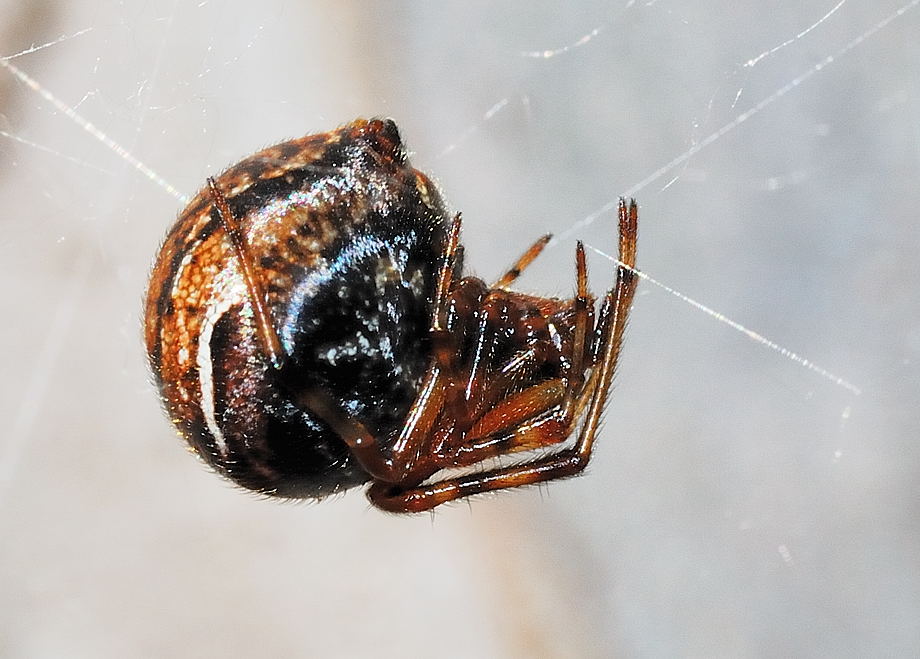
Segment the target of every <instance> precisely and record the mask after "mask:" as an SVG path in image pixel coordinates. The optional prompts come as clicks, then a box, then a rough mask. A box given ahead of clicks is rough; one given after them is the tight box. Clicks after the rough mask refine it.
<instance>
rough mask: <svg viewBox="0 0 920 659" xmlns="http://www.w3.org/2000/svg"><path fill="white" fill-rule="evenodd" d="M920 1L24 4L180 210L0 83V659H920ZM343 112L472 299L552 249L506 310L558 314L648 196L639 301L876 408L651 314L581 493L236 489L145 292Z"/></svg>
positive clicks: (49, 70) (628, 351)
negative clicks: (382, 144)
mask: <svg viewBox="0 0 920 659" xmlns="http://www.w3.org/2000/svg"><path fill="white" fill-rule="evenodd" d="M918 2H920V0H912V1H908V0H879V1H874V2H865V1H859V0H850V1H849V2H847V1H846V0H806V1H805V2H771V1H766V2H764V1H761V2H750V1H746V2H715V3H714V2H703V1H701V0H694V1H688V2H673V1H667V0H660V1H657V2H656V1H653V0H651V1H648V2H635V1H634V0H629V1H626V0H620V1H619V2H577V3H566V6H565V7H564V8H560V4H559V3H551V2H531V3H486V2H473V3H470V2H444V3H424V2H404V3H399V5H398V6H394V7H390V6H389V5H387V6H386V7H385V6H384V5H379V6H377V5H374V6H371V5H364V6H359V5H358V4H357V3H354V4H351V3H339V2H294V1H287V2H273V3H251V2H248V3H247V2H230V3H211V2H181V1H177V2H173V3H165V4H161V3H147V2H122V1H119V2H114V1H108V0H104V1H102V2H85V1H83V2H68V3H63V2H54V1H51V0H43V1H42V0H39V1H38V2H31V3H19V2H10V1H9V0H2V1H0V12H2V15H3V17H4V19H3V21H2V22H0V56H2V57H11V56H15V57H13V58H12V59H9V60H7V61H8V62H9V64H12V65H14V66H16V67H18V68H19V69H21V70H22V71H24V72H25V73H27V74H28V75H29V76H31V77H32V78H34V79H35V80H37V81H38V83H40V85H41V86H42V88H43V89H45V90H47V91H50V93H51V94H53V95H54V97H56V98H58V99H60V100H61V101H63V102H64V103H66V104H67V105H68V106H70V107H71V108H73V109H74V110H75V111H76V113H78V114H79V116H80V117H83V118H85V119H86V120H87V121H89V122H91V123H92V124H93V125H94V126H95V127H96V128H97V129H98V130H101V131H103V132H104V133H105V135H107V136H108V137H109V138H110V139H111V140H113V141H114V142H116V143H117V144H118V145H119V149H123V150H124V151H125V152H127V153H129V154H130V156H131V157H133V158H136V159H138V160H139V161H141V162H143V163H144V164H145V165H146V166H148V167H149V168H150V169H151V170H152V171H154V172H156V174H157V175H159V176H160V177H162V179H163V181H165V182H168V184H169V185H171V186H174V188H175V192H171V190H170V188H168V187H167V186H166V184H164V183H158V182H157V181H156V180H154V179H152V178H151V177H150V176H147V175H145V174H143V173H141V172H139V171H138V170H137V169H136V168H134V167H133V166H132V165H131V164H129V162H127V161H126V160H125V159H123V158H121V157H119V155H118V154H117V153H116V152H115V150H113V149H111V148H107V147H106V146H105V145H104V144H102V143H101V142H100V140H98V139H96V138H95V137H93V135H91V134H90V133H89V132H87V131H86V130H84V129H83V128H82V127H81V126H80V122H79V120H78V119H76V118H74V116H73V115H70V114H69V113H67V112H63V111H61V109H60V108H57V107H55V105H54V104H53V102H51V101H50V100H49V98H48V97H47V95H45V96H43V95H42V94H41V93H39V92H37V91H36V90H35V89H33V88H30V87H29V86H27V85H26V84H24V83H23V82H22V81H21V80H19V79H17V78H16V77H15V76H14V75H13V74H12V72H11V71H10V70H9V69H8V68H0V131H2V132H0V208H2V209H3V212H2V218H0V222H2V232H0V305H2V309H3V311H2V319H3V320H2V322H0V345H2V346H3V347H2V355H3V358H2V362H0V364H2V365H0V369H2V379H0V417H2V418H3V419H4V423H3V430H2V432H0V538H2V539H0V655H2V656H3V657H63V656H66V657H124V656H150V657H157V656H160V657H162V656H170V657H192V656H194V657H218V656H292V657H295V656H303V657H313V656H343V657H370V656H375V657H404V656H435V657H534V656H541V657H612V656H642V657H656V656H662V657H670V656H701V657H703V656H705V657H708V656H734V657H758V656H781V655H783V656H866V655H876V656H879V655H887V656H894V655H909V654H916V653H917V652H918V651H920V571H918V565H920V497H918V494H917V493H918V490H920V469H918V467H920V464H918V456H920V449H918V440H920V411H918V405H917V401H918V394H920V363H918V358H920V304H918V298H917V293H916V289H917V285H918V281H920V265H918V264H920V260H918V258H917V253H918V248H920V222H918V210H917V209H918V208H920V185H918V183H920V122H918V117H920V38H918V36H920V8H918V7H917V4H918ZM62 37H63V38H62ZM43 44H51V45H48V46H47V47H43V48H37V49H35V50H34V51H33V52H26V51H31V50H32V49H33V47H35V46H41V45H43ZM20 53H21V54H20ZM17 54H19V55H18V56H16V55H17ZM358 116H391V117H393V118H395V119H396V120H397V121H398V123H399V125H400V127H401V130H402V134H403V137H404V139H405V141H406V142H407V144H408V145H409V147H410V149H412V151H413V156H412V158H413V162H414V163H415V165H416V166H417V167H419V168H420V169H422V170H424V171H426V172H429V173H430V174H431V175H432V176H433V177H434V178H435V179H436V180H437V181H438V182H439V183H440V185H441V186H442V188H443V191H444V194H445V196H446V198H447V199H448V200H449V202H450V204H451V205H452V207H453V208H455V209H456V210H462V211H463V213H464V221H465V224H464V230H465V233H464V242H465V244H466V247H467V256H468V262H469V264H470V265H471V267H472V269H473V270H474V271H475V272H476V273H478V274H480V275H482V276H483V277H485V278H486V279H492V278H494V277H495V276H496V275H497V274H499V273H500V272H501V271H502V270H503V268H505V267H506V266H508V265H509V264H510V263H511V262H512V260H513V259H514V258H515V257H516V256H517V255H518V254H519V253H520V251H521V250H522V249H523V248H524V247H525V246H527V245H529V244H530V242H531V241H532V240H533V239H534V238H535V237H536V236H538V235H540V234H541V233H544V232H547V231H551V232H554V233H556V235H557V236H558V237H560V240H559V241H558V243H557V244H555V245H554V246H553V247H552V248H551V249H549V250H547V251H546V252H545V254H544V255H543V256H542V257H541V258H540V261H539V262H538V263H537V264H536V265H535V266H533V267H532V268H531V269H530V271H528V273H527V274H526V276H525V277H524V278H523V279H522V280H521V281H520V284H519V285H520V288H522V289H524V290H527V291H532V292H539V293H545V294H553V295H564V296H568V295H570V294H571V292H572V289H573V285H574V272H573V254H574V242H575V240H576V239H577V238H581V239H583V240H585V241H586V242H587V243H589V244H590V245H592V246H594V247H596V248H598V249H601V250H605V251H608V252H612V251H613V250H614V249H615V218H614V213H613V212H611V209H612V208H613V203H614V202H615V199H616V197H617V195H619V194H622V193H628V194H632V195H634V196H636V197H637V199H638V200H639V202H640V205H641V211H640V243H639V263H640V267H641V268H642V269H643V270H644V271H645V272H647V273H648V274H649V275H651V276H653V277H655V278H657V279H658V280H660V281H662V282H664V283H666V284H667V285H669V286H672V287H674V288H676V289H678V290H680V291H681V292H683V293H684V294H686V295H688V296H690V297H692V298H694V299H696V300H699V301H700V302H703V303H705V304H707V305H709V306H711V307H714V308H715V309H717V310H718V311H719V312H721V313H724V314H726V315H727V316H729V317H731V318H733V319H734V320H736V321H738V322H740V323H743V324H744V325H745V326H747V327H750V328H751V329H753V330H755V331H757V332H759V333H761V334H763V335H764V336H766V337H769V338H770V339H771V340H773V341H775V342H776V343H778V344H780V345H781V346H783V347H785V348H787V349H788V350H791V351H794V352H796V353H798V354H800V355H802V356H803V357H805V358H807V359H809V360H813V361H814V362H815V363H817V364H819V365H821V366H822V367H823V368H825V369H827V370H829V371H831V372H833V373H834V374H835V375H837V376H839V377H843V378H845V379H846V380H847V381H849V382H851V383H853V384H854V385H855V386H856V387H858V388H859V390H860V393H859V394H858V395H857V394H856V393H854V392H853V391H852V390H850V389H848V388H846V387H845V386H841V385H840V384H837V383H835V382H833V381H832V380H830V379H828V378H825V377H822V376H821V375H819V374H817V373H816V372H814V371H811V370H808V369H806V368H803V367H802V366H800V365H798V364H796V363H794V362H793V361H791V360H789V359H787V358H785V357H783V356H782V355H781V354H779V353H778V352H777V351H775V350H770V349H768V348H767V347H765V346H763V345H761V344H759V343H756V342H754V341H752V340H750V339H749V338H747V337H746V336H745V335H743V334H741V333H739V332H736V331H734V330H733V329H731V328H730V327H728V326H726V325H725V324H723V323H719V322H717V321H716V320H715V319H713V318H712V317H710V316H708V315H706V314H704V313H701V312H700V311H699V310H697V309H695V308H693V307H692V306H690V305H688V304H686V303H684V302H682V301H680V300H679V299H677V298H676V297H674V296H672V295H669V294H668V293H666V292H664V291H663V290H661V289H659V288H656V287H655V286H653V285H651V284H650V283H648V282H644V283H642V284H641V285H640V293H639V295H638V297H637V299H636V303H635V307H634V310H633V316H632V324H631V326H630V331H629V335H628V338H627V343H626V348H625V352H624V354H623V358H622V361H621V365H620V369H619V373H618V378H617V383H616V390H615V393H614V395H613V398H612V402H611V404H610V406H609V410H608V414H607V418H606V425H605V428H604V430H603V433H602V435H601V436H600V438H599V441H598V443H597V447H596V453H595V460H594V461H593V463H592V465H591V467H590V469H589V471H588V473H587V474H586V475H585V476H584V477H583V478H579V479H575V480H571V481H567V482H557V483H552V484H550V485H548V486H545V487H541V488H532V489H529V490H522V491H516V492H505V493H501V494H498V495H493V496H487V497H481V498H478V499H474V500H472V501H470V502H469V503H465V502H462V503H459V504H454V505H451V506H447V507H443V508H441V509H438V510H437V511H436V512H435V514H433V515H421V516H417V517H405V518H403V517H393V516H387V515H384V514H381V513H379V512H377V511H375V510H373V509H371V508H370V507H369V505H368V504H367V502H366V500H365V499H364V497H363V496H362V493H361V492H360V491H359V490H355V491H352V492H350V493H348V494H347V495H345V496H343V497H340V498H338V499H337V500H331V501H324V502H322V503H320V504H303V505H281V504H278V503H275V502H271V501H263V500H259V499H257V498H254V497H252V496H249V495H247V494H245V493H243V492H241V491H238V490H235V489H234V488H232V487H231V486H229V485H228V484H226V483H224V482H222V481H221V480H219V479H218V478H217V477H215V476H213V475H211V474H209V473H208V472H207V471H206V469H205V468H204V467H202V466H201V465H200V464H199V463H198V462H197V461H196V460H194V459H193V458H192V457H190V456H189V455H187V454H186V452H185V450H184V449H183V445H182V443H181V442H180V440H179V439H178V438H177V437H176V435H175V433H174V431H173V429H172V427H171V426H170V425H169V424H168V422H167V420H166V418H165V416H164V414H163V413H162V412H161V410H160V407H159V404H158V402H157V398H156V393H155V391H154V389H153V387H152V386H151V385H150V383H149V379H150V378H149V375H148V372H147V369H146V364H145V361H144V353H143V347H142V341H141V300H142V296H143V292H144V289H145V285H146V278H147V273H148V269H149V266H150V264H151V261H152V259H153V257H154V255H155V253H156V250H157V247H158V245H159V241H160V240H161V238H162V237H163V236H164V234H165V232H166V230H167V229H168V227H169V226H170V225H171V223H172V222H173V220H174V218H175V216H176V214H177V213H178V212H179V210H180V209H181V208H182V206H183V203H182V202H181V201H180V197H181V195H191V194H193V193H194V192H195V191H196V190H197V189H198V188H199V187H200V186H201V185H202V184H203V182H204V180H205V178H206V177H207V176H208V175H212V174H215V173H217V172H219V171H220V170H221V169H223V168H224V167H225V166H227V165H229V164H231V163H233V162H235V161H237V160H239V159H240V158H241V157H243V156H245V155H247V154H249V153H252V152H254V151H256V150H258V149H260V148H261V147H264V146H266V145H269V144H272V143H275V142H278V141H281V140H284V139H287V138H291V137H296V136H300V135H303V134H307V133H313V132H322V131H326V130H329V129H331V128H334V127H335V126H337V125H339V124H341V123H343V122H346V121H349V120H351V119H353V118H355V117H358ZM590 267H591V281H592V286H593V288H594V290H595V291H601V290H603V289H604V288H605V287H607V286H608V285H609V284H610V282H611V281H612V266H611V264H610V263H609V262H607V261H605V260H604V259H603V258H602V257H600V256H598V255H597V254H595V253H593V252H592V253H590Z"/></svg>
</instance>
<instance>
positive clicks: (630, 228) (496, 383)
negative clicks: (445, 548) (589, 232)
mask: <svg viewBox="0 0 920 659" xmlns="http://www.w3.org/2000/svg"><path fill="white" fill-rule="evenodd" d="M636 226H637V208H636V203H635V201H631V202H630V203H629V204H627V203H626V202H625V200H621V201H620V204H619V259H620V261H621V262H622V263H623V264H625V266H624V265H618V266H617V268H616V282H615V285H614V286H613V288H612V289H611V290H610V291H608V293H607V294H606V295H605V296H604V298H603V301H602V303H601V306H600V310H599V312H596V310H595V299H594V297H593V296H592V295H591V294H590V293H589V292H588V274H587V266H586V263H585V250H584V247H583V245H582V244H581V242H579V243H577V245H576V249H575V281H576V293H575V296H574V297H573V298H571V299H567V300H561V299H554V298H542V297H536V296H532V295H525V294H523V293H519V292H516V291H513V290H511V288H510V286H511V284H512V283H513V282H514V281H515V280H516V279H517V278H518V276H519V275H520V274H521V272H522V271H523V270H524V269H525V268H526V267H527V266H528V265H530V263H531V262H532V261H533V260H534V259H535V258H536V257H537V256H538V255H539V253H540V252H541V250H542V249H543V248H544V247H545V245H546V244H547V242H548V241H549V239H550V237H549V236H548V235H547V236H543V237H542V238H540V239H539V240H537V241H536V242H535V243H534V244H533V245H532V246H531V247H530V248H529V249H528V250H527V251H526V252H524V254H523V255H522V256H521V257H520V258H519V259H518V260H517V262H515V264H514V265H513V266H512V267H511V268H510V269H509V270H508V271H507V272H506V273H505V274H504V275H502V276H501V277H500V278H499V279H498V280H497V281H496V282H495V283H494V284H492V285H491V286H489V285H487V284H486V283H485V282H484V281H483V280H481V279H479V278H476V277H473V276H469V275H464V273H463V247H462V245H461V244H460V229H461V220H460V215H459V214H458V215H456V216H455V217H454V218H453V219H452V220H451V218H450V215H449V214H448V212H447V211H446V209H445V205H444V202H443V201H442V199H441V196H440V194H439V192H438V190H437V187H436V186H435V185H434V184H433V183H432V181H431V180H430V179H429V178H428V177H427V176H426V175H425V174H423V173H421V172H419V171H417V170H415V169H413V168H412V167H411V165H410V164H409V161H408V157H407V155H406V150H405V148H404V147H403V144H402V141H401V138H400V135H399V131H398V129H397V127H396V124H395V123H394V122H393V121H392V120H388V119H387V120H381V119H374V120H363V119H359V120H356V121H354V122H352V123H350V124H347V125H344V126H342V127H340V128H338V129H336V130H333V131H331V132H328V133H323V134H319V135H311V136H307V137H303V138H301V139H296V140H292V141H289V142H284V143H281V144H278V145H276V146H273V147H270V148H268V149H265V150H264V151H261V152H259V153H256V154H255V155H253V156H250V157H248V158H246V159H244V160H243V161H241V162H239V163H238V164H236V165H234V166H232V167H230V168H229V169H228V170H227V171H225V172H224V173H222V174H221V175H220V176H218V177H217V178H213V179H208V184H207V186H206V187H205V188H204V189H203V190H201V191H200V192H199V193H198V194H197V196H196V197H195V198H194V199H193V200H192V201H191V202H190V204H189V205H188V207H187V208H185V210H183V211H182V213H181V214H180V215H179V217H178V219H177V221H176V223H175V225H174V226H173V227H172V230H171V231H170V232H169V234H168V235H167V237H166V240H165V242H164V244H163V245H162V247H161V250H160V253H159V257H158V258H157V260H156V263H155V265H154V268H153V272H152V275H151V278H150V284H149V289H148V293H147V299H146V311H145V339H146V345H147V354H148V358H149V361H150V364H151V367H152V370H153V373H154V376H155V379H156V381H157V384H158V386H159V389H160V392H161V396H162V399H163V402H164V405H165V407H166V410H167V412H168V414H169V416H170V418H171V419H172V421H173V423H174V424H175V425H176V427H177V428H178V430H179V433H180V434H181V435H182V436H183V437H184V438H185V440H186V441H187V442H188V444H189V445H190V447H191V448H192V449H193V450H194V452H195V453H197V455H198V456H199V457H200V458H202V459H203V460H204V461H205V462H206V463H208V464H209V465H211V466H212V467H213V468H214V469H215V470H216V471H217V472H219V473H221V474H223V475H224V476H226V477H228V478H229V479H231V480H232V481H233V482H235V483H236V484H238V485H241V486H243V487H244V488H247V489H250V490H255V491H256V492H259V493H261V494H263V495H268V496H275V497H285V498H295V499H304V498H316V499H318V498H322V497H325V496H327V495H330V494H333V493H337V492H341V491H344V490H346V489H348V488H351V487H354V486H358V485H362V484H369V487H368V488H367V492H366V493H367V496H368V498H369V499H370V501H371V503H372V504H373V505H374V506H377V507H378V508H381V509H383V510H386V511H391V512H419V511H424V510H429V509H431V508H434V507H435V506H438V505H440V504H442V503H445V502H448V501H452V500H455V499H459V498H461V497H467V496H469V495H473V494H477V493H480V492H487V491H491V490H500V489H505V488H512V487H517V486H521V485H529V484H534V483H540V482H543V481H548V480H552V479H557V478H564V477H567V476H572V475H575V474H577V473H579V472H581V471H582V470H583V469H584V468H585V466H586V465H587V464H588V461H589V460H590V458H591V450H592V447H593V444H594V439H595V436H596V434H597V429H598V424H599V422H600V419H601V415H602V413H603V410H604V406H605V403H606V401H607V397H608V394H609V391H610V387H611V383H612V380H613V376H614V370H615V367H616V364H617V358H618V356H619V353H620V347H621V345H622V342H623V334H624V329H625V327H626V320H627V314H628V312H629V308H630V305H631V302H632V299H633V295H634V293H635V289H636V284H637V282H638V279H637V277H636V275H635V272H634V271H633V270H632V268H633V267H634V265H635V256H636ZM579 421H581V425H580V427H579ZM576 431H577V436H576V439H575V441H574V444H573V445H571V446H568V447H563V448H554V449H553V450H551V451H544V452H542V453H540V452H537V453H536V454H531V456H530V457H525V458H523V460H524V461H523V462H519V463H517V464H510V465H509V464H502V461H501V460H499V461H493V460H491V459H492V458H501V457H505V456H509V455H512V454H515V453H517V452H523V451H533V450H534V449H541V448H546V447H556V446H558V445H561V444H563V442H565V440H566V439H567V438H568V437H570V436H571V435H573V434H575V433H576ZM534 455H535V457H534ZM505 462H506V463H507V461H505ZM493 464H495V466H486V465H493ZM453 468H461V469H460V475H443V474H442V473H441V472H443V471H444V470H452V469H453Z"/></svg>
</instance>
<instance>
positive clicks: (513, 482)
mask: <svg viewBox="0 0 920 659" xmlns="http://www.w3.org/2000/svg"><path fill="white" fill-rule="evenodd" d="M636 230H637V209H636V204H635V201H632V202H631V203H630V205H629V207H628V208H627V205H626V202H625V200H620V205H619V232H620V245H619V254H620V261H622V262H623V263H624V264H625V265H626V267H624V266H622V265H620V266H617V273H616V284H615V286H614V288H613V289H611V290H610V291H609V292H608V293H607V295H606V298H605V307H606V308H607V309H608V312H607V314H606V315H605V316H604V317H602V319H601V321H600V322H599V325H601V326H602V327H603V330H604V332H603V335H602V336H601V337H600V345H599V346H598V350H597V355H598V360H599V361H598V363H597V365H596V367H595V369H596V371H597V376H596V377H595V376H594V375H593V374H592V377H591V380H593V381H594V384H593V385H592V386H590V387H589V388H590V389H592V391H591V392H590V401H589V402H588V405H587V412H586V414H585V420H584V423H583V425H582V428H581V432H580V433H579V435H578V439H577V440H576V442H575V445H574V446H573V447H571V448H569V449H564V450H562V451H560V452H558V453H556V454H554V455H549V456H546V457H543V458H538V459H536V460H533V461H531V462H526V463H523V464H520V465H513V466H509V467H502V468H497V469H493V470H490V471H486V472H484V473H476V474H467V475H463V476H459V477H456V478H448V479H445V480H443V481H438V482H434V483H430V484H428V485H420V486H418V487H414V488H409V489H401V488H399V487H398V486H393V485H387V484H385V483H374V484H373V485H372V486H371V487H370V488H369V489H368V492H367V495H368V497H369V498H370V500H371V502H372V503H373V504H374V505H376V506H377V507H379V508H382V509H384V510H389V511H392V512H420V511H424V510H429V509H431V508H433V507H435V506H437V505H440V504H442V503H446V502H448V501H453V500H454V499H458V498H461V497H466V496H470V495H473V494H478V493H481V492H487V491H491V490H499V489H505V488H510V487H518V486H521V485H532V484H535V483H540V482H543V481H547V480H552V479H556V478H563V477H566V476H573V475H575V474H577V473H579V472H580V471H582V470H583V469H584V468H585V466H587V464H588V461H589V460H590V457H591V450H592V448H593V445H594V438H595V435H596V434H597V429H598V425H599V423H600V418H601V415H602V413H603V410H604V406H605V404H606V401H607V396H608V393H609V390H610V384H611V382H612V380H613V375H614V370H615V367H616V362H617V358H618V356H619V353H620V348H621V346H622V341H623V334H624V331H625V328H626V320H627V316H628V313H629V308H630V305H631V304H632V299H633V296H634V294H635V291H636V285H637V284H638V277H637V276H636V274H635V272H633V270H632V268H634V267H635V255H636Z"/></svg>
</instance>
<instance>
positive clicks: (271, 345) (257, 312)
mask: <svg viewBox="0 0 920 659" xmlns="http://www.w3.org/2000/svg"><path fill="white" fill-rule="evenodd" d="M208 188H209V190H210V192H211V202H212V203H213V204H214V207H215V208H216V209H217V216H218V217H219V218H220V223H221V224H222V225H223V227H224V231H225V232H226V233H227V236H228V237H229V238H230V242H231V243H233V250H234V251H235V252H236V257H237V260H238V261H239V265H240V270H242V271H243V280H244V281H245V282H246V289H247V291H248V292H249V300H250V302H251V304H252V311H253V316H254V317H255V321H256V325H257V326H258V328H259V336H260V337H261V338H262V347H263V349H264V350H265V354H266V355H268V359H269V361H270V362H271V365H272V366H273V367H274V368H276V369H277V368H280V367H281V357H282V350H281V341H280V340H279V339H278V333H277V332H276V331H275V326H274V324H273V323H272V320H271V316H270V315H269V313H268V310H267V309H266V308H265V295H264V294H263V292H262V280H261V279H260V277H259V274H258V272H256V267H255V262H254V259H253V258H252V256H251V254H250V251H249V243H248V242H247V241H246V235H245V234H244V233H243V230H242V229H241V228H240V225H239V222H237V220H236V217H234V215H233V211H231V210H230V204H228V203H227V198H226V197H225V196H224V194H223V193H222V192H221V191H220V188H218V187H217V183H216V182H215V181H214V179H213V178H212V177H208Z"/></svg>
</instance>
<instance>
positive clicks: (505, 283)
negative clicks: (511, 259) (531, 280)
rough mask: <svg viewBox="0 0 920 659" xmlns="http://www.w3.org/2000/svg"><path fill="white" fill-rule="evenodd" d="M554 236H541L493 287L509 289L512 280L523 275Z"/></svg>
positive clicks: (548, 234)
mask: <svg viewBox="0 0 920 659" xmlns="http://www.w3.org/2000/svg"><path fill="white" fill-rule="evenodd" d="M552 237H553V234H551V233H547V234H545V235H542V236H540V237H539V238H538V239H537V241H536V242H535V243H534V244H533V245H531V246H530V247H529V248H528V249H527V251H526V252H524V253H523V254H521V256H520V258H518V260H517V261H515V263H514V265H513V266H511V267H510V268H509V269H508V271H507V272H505V274H503V275H502V276H501V277H500V278H499V280H498V281H496V282H495V284H493V285H492V288H498V289H501V290H507V288H508V287H509V286H510V285H511V284H512V282H514V280H515V279H517V278H518V277H520V276H521V273H522V272H524V269H525V268H526V267H527V266H528V265H530V264H531V263H533V261H534V259H536V258H537V257H538V256H540V252H542V251H543V248H544V247H546V244H547V243H548V242H549V241H550V240H551V239H552Z"/></svg>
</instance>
